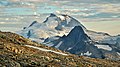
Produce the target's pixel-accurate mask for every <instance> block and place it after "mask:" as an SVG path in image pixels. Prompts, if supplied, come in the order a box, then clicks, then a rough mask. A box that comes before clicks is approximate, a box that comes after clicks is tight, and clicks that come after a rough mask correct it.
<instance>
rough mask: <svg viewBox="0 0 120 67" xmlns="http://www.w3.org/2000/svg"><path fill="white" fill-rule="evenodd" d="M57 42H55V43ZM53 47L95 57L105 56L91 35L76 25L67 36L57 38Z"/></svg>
mask: <svg viewBox="0 0 120 67" xmlns="http://www.w3.org/2000/svg"><path fill="white" fill-rule="evenodd" d="M54 42H55V43H54ZM54 42H52V43H54V45H53V47H56V48H58V49H60V50H63V51H67V52H70V53H72V54H77V55H85V56H90V57H93V58H104V56H103V55H102V53H101V52H100V51H99V50H98V49H97V47H96V46H94V44H92V43H91V42H92V40H91V39H90V37H89V36H88V35H87V34H85V32H84V30H83V29H82V27H81V26H75V28H73V29H72V30H71V32H70V33H69V34H68V35H67V36H63V37H61V38H60V39H58V40H57V41H56V40H55V41H54Z"/></svg>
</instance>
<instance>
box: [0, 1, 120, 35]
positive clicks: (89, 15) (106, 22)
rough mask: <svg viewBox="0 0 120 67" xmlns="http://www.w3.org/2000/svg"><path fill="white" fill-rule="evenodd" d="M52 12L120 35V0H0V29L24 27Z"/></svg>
mask: <svg viewBox="0 0 120 67" xmlns="http://www.w3.org/2000/svg"><path fill="white" fill-rule="evenodd" d="M50 13H62V14H68V15H70V16H72V17H74V18H76V19H77V20H79V21H80V22H81V23H82V24H83V25H85V26H86V27H87V29H90V30H94V31H98V32H107V33H109V34H111V35H117V34H120V30H119V28H120V0H0V30H2V31H12V32H15V31H18V30H21V29H22V28H23V27H24V26H28V25H30V23H32V22H33V21H34V20H37V21H39V22H43V21H44V20H45V19H46V17H47V16H48V15H49V14H50Z"/></svg>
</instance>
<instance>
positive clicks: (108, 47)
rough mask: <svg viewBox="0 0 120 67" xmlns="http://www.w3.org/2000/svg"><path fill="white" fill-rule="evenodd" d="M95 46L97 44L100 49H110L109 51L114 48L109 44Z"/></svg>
mask: <svg viewBox="0 0 120 67" xmlns="http://www.w3.org/2000/svg"><path fill="white" fill-rule="evenodd" d="M95 46H97V47H98V48H100V49H104V50H108V51H111V50H112V48H111V47H110V46H109V45H95Z"/></svg>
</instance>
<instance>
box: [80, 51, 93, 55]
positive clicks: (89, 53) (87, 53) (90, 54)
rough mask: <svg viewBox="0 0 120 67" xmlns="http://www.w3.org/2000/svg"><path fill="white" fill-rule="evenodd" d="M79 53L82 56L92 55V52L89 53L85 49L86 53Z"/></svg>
mask: <svg viewBox="0 0 120 67" xmlns="http://www.w3.org/2000/svg"><path fill="white" fill-rule="evenodd" d="M81 55H82V56H83V55H87V56H90V55H92V53H90V52H89V51H87V52H86V53H81Z"/></svg>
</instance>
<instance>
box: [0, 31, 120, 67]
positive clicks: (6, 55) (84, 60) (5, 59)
mask: <svg viewBox="0 0 120 67" xmlns="http://www.w3.org/2000/svg"><path fill="white" fill-rule="evenodd" d="M26 44H27V45H33V46H37V47H41V48H46V49H51V50H54V51H58V52H62V51H60V50H57V49H55V48H51V47H47V46H44V45H41V44H37V43H34V42H32V41H30V40H28V39H26V38H23V37H22V36H19V35H17V34H14V33H10V32H0V67H1V66H7V67H30V66H32V67H51V66H54V67H76V66H78V67H92V66H93V67H98V66H101V67H106V66H110V67H118V66H120V64H119V63H120V61H111V60H103V59H94V58H88V57H83V56H76V55H72V54H69V53H67V54H68V56H63V55H58V54H55V53H52V52H44V51H39V50H37V49H33V48H29V47H26V46H24V45H26Z"/></svg>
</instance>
